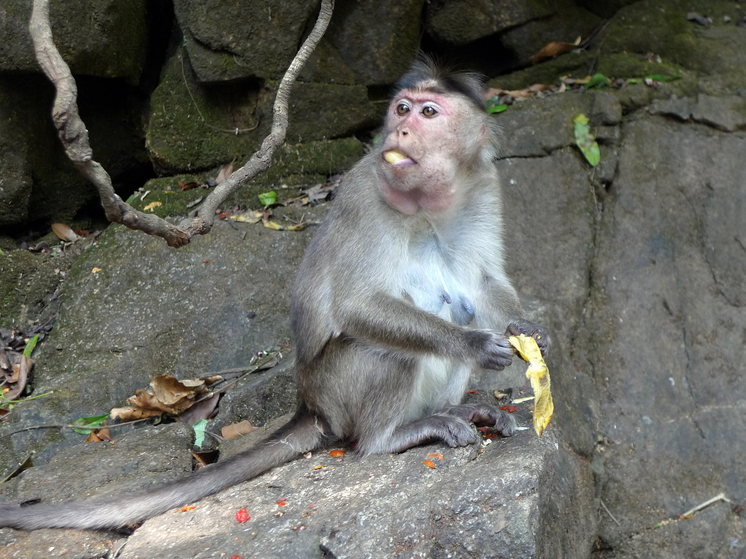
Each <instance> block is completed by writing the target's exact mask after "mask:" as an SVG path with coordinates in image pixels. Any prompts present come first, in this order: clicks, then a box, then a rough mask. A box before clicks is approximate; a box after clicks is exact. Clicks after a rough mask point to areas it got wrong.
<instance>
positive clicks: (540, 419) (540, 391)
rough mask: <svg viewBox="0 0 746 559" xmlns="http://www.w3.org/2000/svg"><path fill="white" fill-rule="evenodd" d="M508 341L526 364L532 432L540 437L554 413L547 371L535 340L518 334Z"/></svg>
mask: <svg viewBox="0 0 746 559" xmlns="http://www.w3.org/2000/svg"><path fill="white" fill-rule="evenodd" d="M508 341H509V342H510V345H512V346H513V347H514V348H515V349H516V350H518V354H519V355H520V356H521V357H522V358H523V360H524V361H527V362H528V370H527V371H526V377H527V378H528V379H529V380H530V381H531V388H532V389H533V391H534V430H535V431H536V434H537V435H539V436H540V437H541V434H542V433H543V432H544V429H546V427H547V425H549V420H550V419H552V414H553V413H554V402H552V393H551V392H550V391H549V369H548V368H547V365H546V363H544V358H543V357H542V356H541V350H539V346H538V345H537V344H536V340H535V339H533V338H532V337H531V336H525V335H523V334H519V335H518V336H510V337H509V338H508Z"/></svg>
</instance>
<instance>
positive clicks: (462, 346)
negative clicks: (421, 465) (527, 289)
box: [0, 58, 550, 530]
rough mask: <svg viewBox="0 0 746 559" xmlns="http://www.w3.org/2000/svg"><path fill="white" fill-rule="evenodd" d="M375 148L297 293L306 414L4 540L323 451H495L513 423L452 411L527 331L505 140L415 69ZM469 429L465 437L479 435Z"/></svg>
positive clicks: (294, 310) (23, 517)
mask: <svg viewBox="0 0 746 559" xmlns="http://www.w3.org/2000/svg"><path fill="white" fill-rule="evenodd" d="M382 138H383V140H382V142H381V143H380V145H378V146H377V147H374V148H373V149H372V150H371V151H370V152H369V153H368V154H367V155H366V156H364V157H363V158H362V159H361V160H360V161H359V162H358V163H357V164H356V165H355V166H354V167H353V168H352V169H351V170H350V171H349V172H348V173H347V174H346V175H345V178H344V179H343V182H342V184H341V185H340V186H339V187H338V189H337V190H338V192H337V195H336V197H335V200H334V201H333V203H332V206H331V209H330V210H329V212H328V213H327V216H326V217H325V219H324V221H323V223H322V224H321V226H320V228H319V230H318V231H317V232H316V235H315V236H314V238H313V240H312V241H311V243H310V244H309V246H308V248H307V250H306V253H305V255H304V257H303V259H302V262H301V264H300V267H299V270H298V275H297V279H296V281H295V284H294V286H293V288H292V293H291V311H290V321H291V326H292V330H293V335H294V338H295V344H296V375H297V382H298V396H299V405H298V409H297V412H296V413H295V415H294V417H293V418H292V419H291V420H290V422H289V423H287V424H286V425H284V426H283V427H281V428H280V429H279V430H278V431H277V432H275V433H274V434H273V435H271V436H270V437H269V438H267V439H266V440H264V441H263V442H260V443H258V445H256V446H255V447H253V448H252V449H249V450H247V451H245V452H244V453H241V454H239V455H236V456H233V457H231V458H229V459H227V460H225V461H221V462H218V463H217V464H215V465H212V466H209V467H207V468H204V469H203V470H200V471H199V472H196V473H195V474H192V475H191V476H187V477H186V478H183V479H179V480H176V481H173V482H170V483H167V484H165V485H162V486H157V487H155V488H153V489H148V490H147V491H144V492H141V493H138V494H134V495H130V496H120V497H117V498H111V497H106V498H103V499H102V498H98V499H95V498H94V499H91V500H87V501H78V502H71V503H65V504H62V505H59V506H58V505H54V506H52V505H42V504H32V505H27V506H19V505H7V504H4V505H2V506H0V527H12V528H18V529H23V530H34V529H39V528H78V529H103V528H113V529H121V528H123V527H128V526H133V525H136V524H137V523H140V522H142V521H144V520H145V519H147V518H150V517H152V516H156V515H158V514H161V513H163V512H166V511H167V510H169V509H172V508H175V507H178V506H181V505H184V504H187V503H190V502H195V501H197V500H199V499H202V498H203V497H206V496H208V495H211V494H213V493H216V492H218V491H220V490H222V489H224V488H226V487H229V486H232V485H235V484H237V483H239V482H242V481H245V480H248V479H251V478H253V477H256V476H258V475H260V474H262V473H264V472H266V471H267V470H269V469H271V468H273V467H276V466H279V465H281V464H283V463H285V462H288V461H290V460H292V459H294V458H297V457H298V456H300V455H302V454H304V453H307V452H309V451H312V450H315V449H319V448H321V447H323V446H326V445H329V444H331V443H332V442H339V441H351V442H355V444H356V451H357V452H358V453H359V454H360V455H363V456H364V455H368V454H375V453H400V452H404V451H406V450H407V449H409V448H412V447H414V446H417V445H420V444H423V443H426V442H431V441H442V442H444V443H445V444H447V445H448V446H450V447H460V446H466V445H469V444H473V443H475V442H476V441H477V433H476V430H475V428H474V426H473V425H477V426H488V427H492V428H494V429H495V430H497V431H498V432H499V433H500V434H502V435H504V436H511V435H513V434H514V432H515V429H516V424H515V420H514V419H513V418H512V416H511V415H510V414H509V413H507V412H506V411H503V410H500V409H498V408H497V407H494V406H489V405H476V404H471V405H466V404H461V400H462V397H463V395H464V393H465V392H466V389H467V385H468V381H469V377H470V375H471V374H472V373H473V372H474V371H476V370H477V369H479V368H486V369H493V370H501V369H503V368H505V367H507V366H508V365H510V363H511V361H512V358H513V350H512V347H511V345H510V343H509V342H508V340H507V336H508V335H514V334H519V333H523V334H526V335H529V336H533V337H534V338H535V339H536V340H537V343H538V345H539V347H540V349H541V351H542V353H543V354H546V352H547V351H548V349H549V345H550V341H549V337H548V335H547V333H546V331H545V330H544V328H542V327H541V326H539V325H537V324H533V323H531V322H529V321H527V320H526V319H525V317H524V313H523V310H522V307H521V304H520V302H519V298H518V295H517V293H516V290H515V289H514V287H513V285H512V284H511V282H510V280H509V279H508V277H507V275H506V273H505V270H504V243H503V231H502V220H501V201H500V191H499V181H498V176H497V170H496V165H495V162H494V159H495V157H496V150H497V148H498V133H497V129H496V125H495V121H494V120H493V118H492V117H491V116H490V115H488V113H487V111H486V109H485V103H484V100H483V98H482V95H481V81H480V80H479V79H478V78H477V77H476V76H475V75H472V74H468V73H456V72H450V71H447V70H444V69H442V68H441V67H439V66H438V65H437V64H435V63H434V62H432V61H431V60H429V59H425V58H423V59H421V60H419V61H417V62H416V63H415V64H414V65H413V66H412V68H411V70H410V71H409V72H408V73H407V74H405V75H404V76H403V77H402V78H401V80H400V81H399V82H398V83H397V84H396V86H395V87H394V91H393V99H392V101H391V103H390V106H389V108H388V110H387V114H386V117H385V122H384V128H383V133H382ZM472 424H473V425H472Z"/></svg>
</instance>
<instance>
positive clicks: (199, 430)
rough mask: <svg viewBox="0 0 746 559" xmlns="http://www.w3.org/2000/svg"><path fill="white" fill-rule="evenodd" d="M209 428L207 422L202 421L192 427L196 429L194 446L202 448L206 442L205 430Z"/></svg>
mask: <svg viewBox="0 0 746 559" xmlns="http://www.w3.org/2000/svg"><path fill="white" fill-rule="evenodd" d="M206 427H207V420H206V419H200V420H199V421H198V422H197V423H195V424H194V425H192V428H193V429H194V446H200V447H201V446H202V443H203V442H205V428H206Z"/></svg>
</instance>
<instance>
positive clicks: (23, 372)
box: [3, 354, 34, 400]
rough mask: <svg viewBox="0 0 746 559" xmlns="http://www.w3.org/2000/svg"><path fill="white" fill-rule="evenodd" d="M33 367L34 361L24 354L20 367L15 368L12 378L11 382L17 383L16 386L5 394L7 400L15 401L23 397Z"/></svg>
mask: <svg viewBox="0 0 746 559" xmlns="http://www.w3.org/2000/svg"><path fill="white" fill-rule="evenodd" d="M33 366H34V360H33V359H30V358H29V357H26V356H25V355H23V354H22V355H21V362H20V363H19V364H18V367H17V368H16V366H15V365H14V366H13V378H11V381H13V382H15V386H14V387H13V388H11V389H10V390H8V391H7V392H6V393H5V394H3V397H5V399H6V400H15V399H16V398H18V397H19V396H20V395H21V393H22V392H23V389H24V388H25V387H26V381H27V380H28V374H29V373H30V372H31V367H33ZM13 379H16V380H13Z"/></svg>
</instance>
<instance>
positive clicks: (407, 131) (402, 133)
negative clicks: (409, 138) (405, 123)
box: [399, 128, 409, 136]
mask: <svg viewBox="0 0 746 559" xmlns="http://www.w3.org/2000/svg"><path fill="white" fill-rule="evenodd" d="M399 134H400V135H401V136H406V135H407V134H409V130H408V129H407V128H402V129H401V130H399Z"/></svg>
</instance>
